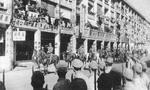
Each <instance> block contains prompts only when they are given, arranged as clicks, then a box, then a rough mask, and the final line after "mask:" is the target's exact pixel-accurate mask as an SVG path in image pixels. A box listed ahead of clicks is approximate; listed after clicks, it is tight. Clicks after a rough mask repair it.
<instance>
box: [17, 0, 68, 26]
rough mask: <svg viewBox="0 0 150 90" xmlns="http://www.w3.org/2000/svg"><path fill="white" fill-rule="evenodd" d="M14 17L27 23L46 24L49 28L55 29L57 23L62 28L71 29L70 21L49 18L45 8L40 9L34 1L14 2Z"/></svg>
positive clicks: (22, 0)
mask: <svg viewBox="0 0 150 90" xmlns="http://www.w3.org/2000/svg"><path fill="white" fill-rule="evenodd" d="M14 17H15V18H16V19H21V20H25V21H26V22H29V23H46V24H48V25H49V26H50V27H57V26H58V25H59V21H60V24H61V26H62V27H66V28H71V21H70V20H69V19H66V18H61V20H60V19H55V18H52V17H50V15H49V14H48V10H47V9H46V8H42V7H40V5H39V4H38V3H37V2H36V1H32V0H30V1H28V0H27V1H26V0H15V4H14Z"/></svg>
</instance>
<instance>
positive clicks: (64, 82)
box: [53, 60, 70, 90]
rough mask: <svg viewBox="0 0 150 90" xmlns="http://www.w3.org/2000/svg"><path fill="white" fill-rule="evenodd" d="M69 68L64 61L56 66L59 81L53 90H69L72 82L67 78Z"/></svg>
mask: <svg viewBox="0 0 150 90" xmlns="http://www.w3.org/2000/svg"><path fill="white" fill-rule="evenodd" d="M67 66H68V64H67V63H66V62H65V61H64V60H61V61H59V62H58V64H57V65H56V68H57V74H58V77H59V79H58V80H57V83H56V84H55V85H54V87H53V90H69V85H70V81H69V80H68V79H66V78H65V77H66V73H67Z"/></svg>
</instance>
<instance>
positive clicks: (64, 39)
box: [60, 34, 72, 59]
mask: <svg viewBox="0 0 150 90" xmlns="http://www.w3.org/2000/svg"><path fill="white" fill-rule="evenodd" d="M71 36H72V35H69V34H61V42H60V55H61V56H60V58H61V59H62V53H63V52H66V51H67V49H69V44H70V42H71Z"/></svg>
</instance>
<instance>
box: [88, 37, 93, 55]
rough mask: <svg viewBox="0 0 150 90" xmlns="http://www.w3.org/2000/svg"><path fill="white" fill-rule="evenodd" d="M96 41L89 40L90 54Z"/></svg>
mask: <svg viewBox="0 0 150 90" xmlns="http://www.w3.org/2000/svg"><path fill="white" fill-rule="evenodd" d="M93 44H94V40H88V52H89V51H90V50H91V49H93Z"/></svg>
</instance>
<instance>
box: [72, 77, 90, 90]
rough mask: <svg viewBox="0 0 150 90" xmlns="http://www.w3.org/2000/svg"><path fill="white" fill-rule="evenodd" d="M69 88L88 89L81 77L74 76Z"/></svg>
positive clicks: (73, 89) (75, 89)
mask: <svg viewBox="0 0 150 90" xmlns="http://www.w3.org/2000/svg"><path fill="white" fill-rule="evenodd" d="M70 90H88V89H87V85H86V82H85V81H84V80H83V79H81V78H75V79H74V80H73V81H72V82H71V84H70Z"/></svg>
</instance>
